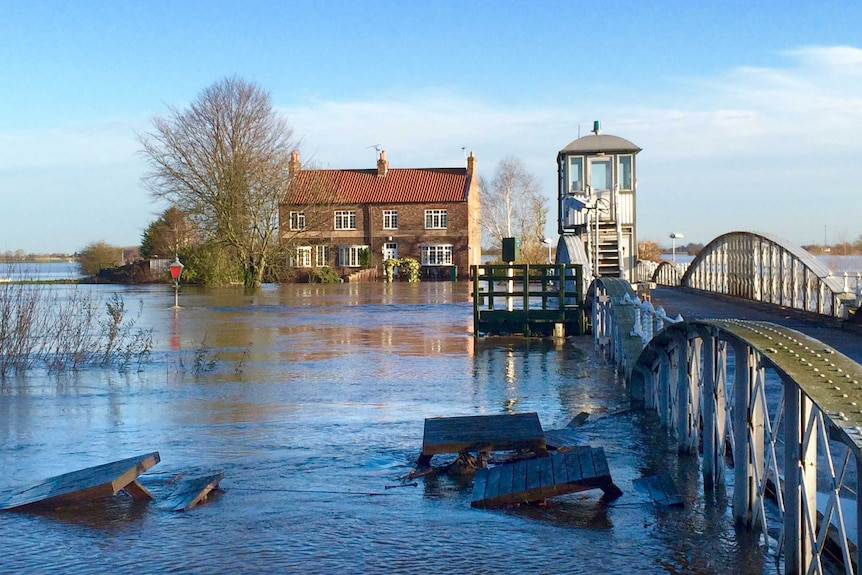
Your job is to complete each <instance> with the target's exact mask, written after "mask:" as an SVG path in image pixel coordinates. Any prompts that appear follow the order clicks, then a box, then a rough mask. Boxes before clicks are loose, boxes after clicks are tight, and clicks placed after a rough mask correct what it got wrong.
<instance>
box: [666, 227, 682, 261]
mask: <svg viewBox="0 0 862 575" xmlns="http://www.w3.org/2000/svg"><path fill="white" fill-rule="evenodd" d="M684 237H685V236H683V235H682V234H681V233H679V232H674V233H672V234H671V235H670V239H671V242H672V244H671V245H672V247H671V257H672V258H673V263H676V240H681V239H682V238H684Z"/></svg>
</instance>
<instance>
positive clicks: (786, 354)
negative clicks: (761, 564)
mask: <svg viewBox="0 0 862 575" xmlns="http://www.w3.org/2000/svg"><path fill="white" fill-rule="evenodd" d="M632 373H633V377H632V381H631V387H632V389H633V394H634V395H635V397H634V399H635V400H638V401H640V402H642V403H643V405H644V406H645V407H648V408H651V409H654V410H655V411H656V412H657V413H658V417H659V420H660V421H661V423H662V424H663V425H665V426H666V427H667V428H669V429H670V430H672V431H673V433H674V434H675V435H676V438H677V442H678V447H679V449H680V451H681V452H685V453H690V454H693V455H698V454H700V456H701V464H702V476H703V481H704V485H705V486H706V487H709V488H716V487H717V486H724V487H727V486H729V484H730V482H729V476H730V475H731V474H732V475H733V481H732V485H733V496H732V501H733V515H734V517H735V518H736V520H737V521H738V522H739V523H741V524H744V525H748V526H750V527H751V528H753V529H756V530H759V531H761V533H762V538H761V542H762V544H763V546H764V550H769V549H770V547H771V546H770V545H769V541H770V538H771V537H774V536H775V534H776V533H778V534H779V542H778V543H779V545H778V553H779V557H776V563H778V562H779V561H778V560H779V559H782V560H783V562H784V569H785V573H823V572H824V564H826V563H828V562H829V561H830V559H828V557H829V554H830V553H833V554H836V555H837V556H838V557H839V559H838V562H839V563H841V564H842V565H843V567H844V570H845V572H846V573H858V571H857V570H856V569H858V566H859V565H860V564H862V563H860V553H862V545H860V540H859V531H858V530H857V529H855V525H862V523H860V519H862V506H860V505H859V497H858V493H859V492H858V488H857V485H856V483H857V478H858V477H862V410H860V409H859V406H858V405H857V402H856V401H855V398H856V397H858V393H859V391H860V390H862V386H860V381H862V366H859V364H857V363H855V362H854V361H852V360H851V359H849V358H847V357H846V356H843V355H842V354H840V353H838V352H836V351H835V350H834V349H832V348H830V347H829V346H827V345H825V344H823V343H822V342H820V341H818V340H816V339H813V338H810V337H807V336H805V335H804V334H801V333H799V332H797V331H794V330H791V329H789V328H784V327H781V326H777V325H774V324H770V323H766V322H750V321H740V320H698V321H686V322H679V323H676V324H674V325H672V326H670V327H669V328H668V329H666V330H664V331H663V332H661V333H660V334H658V335H657V336H656V337H655V338H654V339H653V340H652V341H651V342H650V343H649V345H648V346H647V348H646V349H645V350H644V352H643V353H642V354H641V356H640V357H639V358H638V360H637V364H636V366H635V368H634V369H633V372H632ZM776 380H777V381H776ZM776 383H780V385H776ZM728 460H731V461H733V466H732V467H730V468H729V467H727V465H726V462H727V461H728ZM768 507H769V509H771V511H769V512H768V511H767V508H768ZM776 513H777V516H778V519H779V522H780V525H770V521H773V519H771V518H774V517H775V515H776ZM835 550H837V551H835Z"/></svg>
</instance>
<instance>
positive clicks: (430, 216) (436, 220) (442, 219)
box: [425, 210, 449, 230]
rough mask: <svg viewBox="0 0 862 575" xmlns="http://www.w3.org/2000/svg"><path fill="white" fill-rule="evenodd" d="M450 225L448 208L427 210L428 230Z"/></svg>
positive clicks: (426, 223) (442, 228)
mask: <svg viewBox="0 0 862 575" xmlns="http://www.w3.org/2000/svg"><path fill="white" fill-rule="evenodd" d="M448 225H449V216H448V214H447V213H446V210H425V229H426V230H445V229H446V228H447V227H448Z"/></svg>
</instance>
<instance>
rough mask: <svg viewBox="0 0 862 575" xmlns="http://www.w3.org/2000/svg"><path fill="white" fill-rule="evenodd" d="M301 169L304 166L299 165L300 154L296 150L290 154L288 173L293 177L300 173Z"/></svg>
mask: <svg viewBox="0 0 862 575" xmlns="http://www.w3.org/2000/svg"><path fill="white" fill-rule="evenodd" d="M300 168H302V164H300V163H299V152H297V151H296V150H294V151H292V152H291V153H290V161H289V162H288V163H287V173H288V174H289V175H290V177H293V176H295V175H296V174H298V173H299V170H300Z"/></svg>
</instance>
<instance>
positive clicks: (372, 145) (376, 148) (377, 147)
mask: <svg viewBox="0 0 862 575" xmlns="http://www.w3.org/2000/svg"><path fill="white" fill-rule="evenodd" d="M369 148H374V149H375V150H377V151H378V152H380V144H371V145H370V146H366V147H365V149H366V150H367V149H369Z"/></svg>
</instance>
